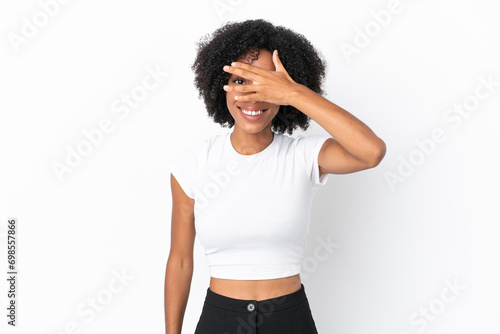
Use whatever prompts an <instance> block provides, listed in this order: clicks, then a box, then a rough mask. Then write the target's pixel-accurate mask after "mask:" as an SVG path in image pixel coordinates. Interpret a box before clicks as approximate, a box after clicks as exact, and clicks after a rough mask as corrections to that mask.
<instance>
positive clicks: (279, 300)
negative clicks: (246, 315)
mask: <svg viewBox="0 0 500 334" xmlns="http://www.w3.org/2000/svg"><path fill="white" fill-rule="evenodd" d="M305 300H307V297H306V292H305V289H304V284H302V283H301V284H300V289H299V290H297V291H295V292H292V293H290V294H287V295H283V296H279V297H274V298H270V299H264V300H259V301H257V300H252V299H248V300H247V299H235V298H231V297H227V296H223V295H220V294H218V293H215V292H213V291H212V290H210V287H209V288H208V289H207V296H206V297H205V302H206V303H208V304H210V305H213V306H216V307H219V308H223V309H226V310H231V311H237V312H254V311H259V312H269V311H270V310H275V311H279V310H283V309H287V308H289V307H292V306H295V305H298V304H300V303H302V302H304V301H305Z"/></svg>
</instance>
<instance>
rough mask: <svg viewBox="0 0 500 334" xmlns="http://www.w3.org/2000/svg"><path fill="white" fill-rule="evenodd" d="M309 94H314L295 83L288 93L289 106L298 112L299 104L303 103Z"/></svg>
mask: <svg viewBox="0 0 500 334" xmlns="http://www.w3.org/2000/svg"><path fill="white" fill-rule="evenodd" d="M311 93H312V94H315V93H314V92H313V91H312V90H310V89H309V88H307V87H306V86H304V85H302V84H299V83H295V85H294V87H293V88H292V90H291V92H290V98H289V101H290V103H289V105H291V106H292V107H295V108H297V109H299V110H300V106H301V103H303V102H304V100H305V99H307V97H308V96H309V95H310V94H311Z"/></svg>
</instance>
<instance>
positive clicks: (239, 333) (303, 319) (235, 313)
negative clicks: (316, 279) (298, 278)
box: [194, 284, 318, 334]
mask: <svg viewBox="0 0 500 334" xmlns="http://www.w3.org/2000/svg"><path fill="white" fill-rule="evenodd" d="M194 334H318V331H317V329H316V324H315V323H314V319H313V317H312V313H311V309H310V308H309V302H308V300H307V297H306V293H305V290H304V285H303V284H301V287H300V289H299V290H297V291H295V292H293V293H290V294H288V295H284V296H280V297H275V298H271V299H266V300H260V301H256V300H243V299H234V298H230V297H227V296H223V295H220V294H217V293H215V292H213V291H212V290H210V288H208V289H207V296H206V297H205V303H204V304H203V310H202V313H201V316H200V320H199V321H198V325H197V326H196V331H195V333H194Z"/></svg>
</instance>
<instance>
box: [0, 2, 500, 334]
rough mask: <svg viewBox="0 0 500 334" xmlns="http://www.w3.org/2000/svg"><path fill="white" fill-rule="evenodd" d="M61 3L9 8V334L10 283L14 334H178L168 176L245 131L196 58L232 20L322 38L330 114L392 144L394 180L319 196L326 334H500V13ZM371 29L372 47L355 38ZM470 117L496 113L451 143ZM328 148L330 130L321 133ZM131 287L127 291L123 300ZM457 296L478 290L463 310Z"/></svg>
mask: <svg viewBox="0 0 500 334" xmlns="http://www.w3.org/2000/svg"><path fill="white" fill-rule="evenodd" d="M44 3H49V0H45V1H44V0H42V1H41V2H38V1H34V0H30V1H28V0H23V1H15V2H6V1H5V2H2V4H1V5H0V22H1V23H0V26H1V37H2V38H1V42H0V49H1V50H0V51H1V54H0V55H1V62H0V73H1V74H0V84H1V87H0V88H1V100H0V103H1V104H0V108H1V111H0V112H1V118H0V157H1V164H0V172H1V173H0V189H1V192H0V196H1V202H0V222H1V224H0V249H1V257H0V267H1V268H2V272H3V273H4V274H2V277H5V276H4V275H6V271H7V259H6V233H7V219H8V218H10V217H17V219H18V225H19V229H18V238H19V242H18V246H19V252H18V270H19V280H18V309H17V312H18V314H17V315H18V318H17V321H18V323H17V324H18V326H17V327H15V328H12V327H11V326H7V324H6V322H7V318H6V313H7V311H6V309H5V308H6V305H7V290H8V287H7V281H6V280H5V279H2V280H1V281H0V296H1V297H0V305H2V307H1V309H2V310H3V311H2V314H1V317H0V319H2V320H1V325H0V331H1V332H2V333H30V334H33V333H43V334H51V333H89V334H90V333H163V332H164V300H163V298H164V296H163V284H164V274H165V265H166V261H167V258H168V253H169V247H170V217H171V193H170V180H169V177H170V174H169V170H168V164H169V162H170V161H171V157H172V156H173V154H174V153H175V152H177V151H178V150H179V149H182V147H184V145H189V144H191V143H194V142H198V141H200V140H203V139H205V138H207V137H209V136H212V135H214V134H218V133H225V132H228V131H230V130H229V129H227V128H221V127H220V126H219V125H217V124H215V123H213V121H212V120H211V119H209V118H208V116H207V114H206V111H205V109H204V105H203V103H202V101H201V100H199V99H198V95H197V91H196V90H195V88H194V85H193V79H194V76H193V73H192V71H191V69H190V66H191V65H192V63H193V61H194V56H195V52H196V42H197V41H198V40H199V38H200V37H201V36H203V35H205V34H207V33H211V32H212V31H213V30H215V29H216V28H218V27H220V26H221V25H222V24H223V23H224V22H226V21H228V20H229V21H241V20H245V19H250V18H264V19H267V20H270V21H271V22H272V23H274V24H276V25H284V26H286V27H289V28H291V29H293V30H295V31H297V32H299V33H301V34H304V35H305V36H306V37H307V38H308V39H309V40H310V41H311V42H312V43H313V44H314V45H315V47H316V48H317V49H318V50H319V51H320V52H321V54H322V55H323V56H324V57H325V59H326V60H327V62H328V72H327V78H326V81H325V91H326V92H327V95H326V97H327V98H328V99H330V100H331V101H333V102H335V103H336V104H338V105H339V106H341V107H343V108H345V109H346V110H348V111H349V112H351V113H352V114H354V115H355V116H356V117H358V118H359V119H360V120H362V121H363V122H365V123H366V124H367V125H368V126H369V127H370V128H371V129H372V130H373V131H374V132H375V133H376V134H377V135H378V136H380V137H381V138H382V139H383V140H384V141H385V142H386V144H387V154H386V156H385V158H384V160H383V161H382V162H381V164H380V165H379V166H377V167H376V168H374V169H371V170H366V171H362V172H359V173H353V174H348V175H330V176H329V180H328V183H327V184H326V185H325V186H323V187H321V189H319V190H318V192H317V193H316V195H315V199H314V203H313V211H312V213H311V215H312V220H311V234H310V236H309V239H308V246H307V252H306V258H305V261H307V263H308V266H306V267H305V269H304V270H303V273H304V277H303V278H302V281H303V283H304V286H305V288H306V293H307V295H308V298H309V301H310V304H311V309H312V312H313V316H314V318H315V321H316V324H317V327H318V330H319V332H320V333H322V334H327V333H343V334H347V333H372V334H379V333H380V334H403V333H409V334H416V333H424V332H426V333H440V334H448V333H449V334H451V333H453V334H458V333H460V334H461V333H464V334H465V333H499V331H500V324H499V323H498V314H500V287H499V283H498V282H500V270H499V265H500V246H499V242H498V240H499V238H500V227H499V223H500V214H499V213H498V211H497V210H495V208H496V206H497V205H498V202H499V199H500V198H499V195H498V187H499V186H500V182H499V176H498V174H497V172H494V171H495V170H497V171H498V161H499V160H498V158H497V154H498V143H499V139H500V138H499V132H500V127H499V122H500V117H499V106H500V86H499V82H500V68H499V67H500V66H499V63H498V59H500V48H499V46H498V31H500V23H499V21H498V17H497V15H498V8H493V5H492V3H494V2H493V1H487V0H475V1H472V0H454V1H452V0H437V1H430V0H419V1H417V0H415V1H410V0H401V2H400V3H399V6H398V7H397V8H398V11H397V13H394V14H392V16H391V19H390V22H389V23H388V24H386V26H383V27H381V26H380V25H378V26H377V24H374V22H376V21H375V18H374V16H373V14H372V11H375V12H379V11H380V10H383V9H386V8H387V7H388V6H389V4H390V1H388V0H381V1H368V0H363V1H335V2H326V1H324V2H320V1H275V2H271V1H261V0H253V1H248V0H220V1H213V0H207V1H185V2H182V1H175V2H173V1H158V0H142V1H126V0H121V1H118V0H113V1H96V0H87V1H76V0H75V1H68V2H67V3H64V4H63V3H59V5H58V8H57V10H56V9H54V8H55V7H52V11H53V13H52V16H48V15H47V14H43V13H44V12H43V9H42V6H41V4H44ZM52 3H55V2H52ZM56 4H57V3H56ZM54 11H55V12H54ZM44 15H45V16H44ZM44 17H45V18H46V19H47V20H46V21H44ZM37 20H38V21H37ZM27 22H31V24H33V22H35V23H36V25H35V30H33V29H32V30H31V31H30V30H29V29H28V28H27V27H26V26H27V25H29V24H30V23H27ZM367 27H368V28H369V29H372V30H370V31H369V32H370V35H371V37H369V41H368V42H367V41H366V40H365V44H366V45H363V44H362V43H361V42H362V41H361V37H359V36H357V35H359V34H360V33H359V31H360V30H361V31H362V30H364V29H366V28H367ZM377 27H379V28H380V29H379V30H377ZM23 29H24V33H25V34H27V35H25V37H26V38H25V37H23ZM13 36H17V41H18V42H19V41H20V40H21V39H20V38H25V39H24V40H22V42H19V44H16V43H14V42H13V40H16V39H15V38H14V37H13ZM356 36H357V37H356ZM356 38H357V39H356ZM356 43H357V45H358V46H359V48H358V53H355V54H352V55H351V57H347V56H346V54H345V53H344V52H342V49H341V46H342V45H344V46H345V45H346V44H350V45H352V46H356ZM360 43H361V44H360ZM148 67H149V68H151V69H159V70H160V71H161V72H164V73H167V74H164V76H163V77H162V80H161V82H159V84H158V85H157V87H156V88H155V89H152V90H151V91H148V93H147V96H145V98H144V100H143V101H141V102H139V103H138V105H137V107H135V108H133V109H130V110H129V111H130V112H129V113H128V114H127V115H126V117H122V118H120V115H121V116H124V114H123V113H122V114H117V113H115V112H113V110H114V109H113V105H114V104H116V103H121V102H120V99H121V96H122V94H130V93H131V92H132V91H133V90H134V89H136V90H137V89H140V85H141V84H142V82H143V79H144V78H145V77H146V76H147V75H148V72H147V70H146V68H148ZM481 77H482V78H488V77H490V79H491V80H492V81H493V82H495V83H496V86H495V85H493V86H492V87H490V89H491V91H488V90H487V89H486V88H484V87H483V88H481V90H480V91H481V92H482V93H483V95H484V94H486V93H487V92H489V94H488V96H487V97H485V98H483V99H481V100H478V99H477V98H475V95H474V94H475V92H476V87H478V86H479V85H481V81H480V80H481V79H480V78H481ZM137 87H139V88H137ZM474 99H475V100H474ZM464 101H468V102H470V103H473V102H474V101H476V102H479V103H478V105H477V106H473V107H474V108H472V107H469V109H473V110H472V111H471V112H470V114H469V116H468V117H463V118H460V120H461V122H460V124H459V125H458V126H453V125H454V124H458V120H457V118H455V121H454V122H450V121H447V120H446V119H445V118H444V117H445V115H447V112H448V110H449V109H450V108H453V106H454V105H456V104H458V105H460V104H463V103H465V102H464ZM115 106H116V105H115ZM121 106H122V107H123V103H122V104H121ZM451 115H453V116H454V117H457V115H458V114H448V116H451ZM105 119H109V120H110V121H111V122H112V124H113V126H114V127H113V130H112V131H109V133H107V134H104V135H103V137H102V138H101V139H100V141H99V142H96V143H97V144H96V145H93V146H91V147H90V149H91V151H90V153H89V154H88V155H87V156H84V157H83V158H82V159H81V161H80V162H79V163H78V164H75V165H76V166H75V167H74V168H71V172H67V173H64V174H63V176H62V179H60V178H58V177H57V175H56V172H55V171H54V167H53V166H54V164H55V163H61V164H65V159H66V158H67V155H68V152H69V150H71V149H76V147H77V146H78V145H79V144H80V145H84V144H82V143H83V142H85V141H86V137H85V136H84V134H83V132H84V131H91V130H93V129H97V128H98V127H99V124H100V122H101V121H102V120H105ZM455 122H457V123H455ZM438 128H439V129H441V131H442V134H443V135H442V136H444V138H445V140H442V141H441V142H439V143H435V146H434V147H433V148H432V147H431V146H432V145H428V146H427V151H428V152H427V154H425V153H424V152H422V149H419V146H418V145H417V144H416V141H418V142H426V141H427V142H428V141H429V140H430V138H432V133H433V131H434V130H435V129H438ZM326 133H327V132H326V131H325V130H324V129H323V128H322V127H320V126H319V125H318V124H317V123H315V122H312V123H311V127H310V128H309V129H308V130H307V132H306V134H326ZM296 134H300V133H299V132H297V133H294V136H295V135H296ZM333 136H334V134H333ZM96 138H97V137H96ZM87 149H89V147H87ZM410 158H411V159H412V161H413V162H414V163H415V166H414V167H413V168H414V170H413V171H412V172H408V173H407V174H406V176H404V177H402V178H401V179H400V180H399V181H398V182H396V183H395V184H393V186H391V184H390V182H388V180H387V175H388V174H390V173H394V175H396V174H397V173H398V169H401V168H402V167H401V166H400V165H401V164H403V163H402V161H403V160H406V161H408V160H409V159H410ZM402 180H404V182H403V181H402ZM318 238H319V239H318ZM327 238H329V239H330V240H331V241H332V242H335V243H338V245H339V246H338V247H337V248H335V249H334V251H333V252H332V253H331V254H330V253H328V256H327V257H326V258H324V257H321V259H320V258H318V257H317V256H316V255H315V250H316V249H319V248H318V247H321V245H322V243H321V242H320V241H319V240H321V239H322V240H327ZM195 252H196V253H195V263H196V265H195V271H194V276H193V282H192V287H191V293H190V297H189V303H188V306H187V309H186V313H185V319H184V326H183V333H193V332H194V328H195V326H196V323H197V321H198V318H199V315H200V313H201V307H202V304H203V300H204V297H205V293H206V289H207V287H208V283H209V274H208V268H207V265H206V261H205V258H204V255H203V253H202V248H201V246H200V245H199V244H198V242H196V249H195ZM316 254H318V253H317V252H316ZM319 254H322V255H324V254H325V249H323V250H321V252H320V253H319ZM114 271H116V272H124V274H125V276H126V278H125V279H123V282H121V283H120V281H115V278H114V277H115V275H116V274H113V272H114ZM127 277H128V278H127ZM447 281H448V282H450V283H451V284H458V285H459V286H460V287H459V290H457V292H456V293H455V294H453V292H452V290H448V289H449V288H447V283H446V282H447ZM110 284H111V288H110V286H109V285H110ZM110 289H111V290H110ZM112 291H114V292H112ZM442 293H444V296H445V297H444V298H445V299H446V300H444V299H443V297H442ZM92 299H95V300H96V303H97V306H96V308H98V310H99V311H97V310H94V309H92V308H91V306H90V304H88V303H89V301H91V300H92ZM451 300H453V301H451ZM78 310H80V311H78ZM426 310H427V311H426ZM423 312H428V314H429V315H427V318H426V317H425V316H423V315H422V314H424V313H423ZM91 314H93V316H91ZM71 328H73V329H71Z"/></svg>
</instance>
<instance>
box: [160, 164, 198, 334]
mask: <svg viewBox="0 0 500 334" xmlns="http://www.w3.org/2000/svg"><path fill="white" fill-rule="evenodd" d="M170 185H171V188H172V222H171V224H172V225H171V235H170V254H169V256H168V261H167V269H166V273H165V329H166V334H181V329H182V322H183V319H184V312H185V311H186V305H187V301H188V297H189V290H190V287H191V279H192V276H193V264H194V261H193V247H194V238H195V234H196V232H195V228H194V199H192V198H190V197H188V196H187V195H186V194H185V193H184V190H182V188H181V186H180V185H179V183H178V182H177V180H176V179H175V177H174V176H173V175H172V174H170Z"/></svg>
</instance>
